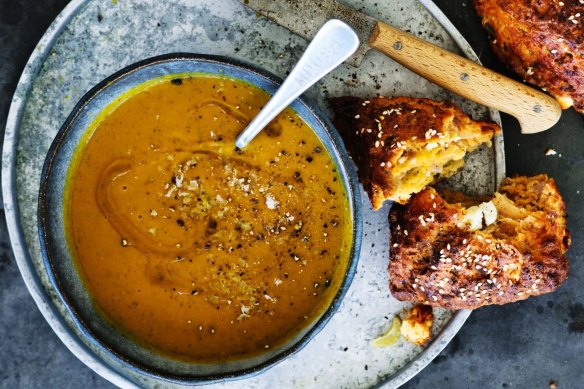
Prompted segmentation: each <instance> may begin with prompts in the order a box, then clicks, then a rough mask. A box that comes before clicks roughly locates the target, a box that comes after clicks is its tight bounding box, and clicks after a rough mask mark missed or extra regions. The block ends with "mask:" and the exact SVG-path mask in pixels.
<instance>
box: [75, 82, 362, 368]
mask: <svg viewBox="0 0 584 389" xmlns="http://www.w3.org/2000/svg"><path fill="white" fill-rule="evenodd" d="M267 99H268V95H267V94H266V93H264V92H262V91H261V90H259V89H257V88H256V87H254V86H251V85H249V84H246V83H244V82H242V81H238V80H231V79H227V78H220V77H211V76H206V75H197V74H192V75H183V76H181V77H180V78H175V79H170V78H166V79H159V80H157V81H153V82H149V83H146V84H144V85H142V86H140V87H138V88H136V89H135V90H133V91H131V92H129V93H127V94H126V95H124V96H123V97H122V98H120V99H118V100H117V101H116V102H114V103H112V104H111V105H110V106H109V107H108V108H107V109H106V110H105V112H104V113H103V114H102V115H100V117H99V118H98V119H97V120H96V121H95V123H94V124H93V125H92V127H91V128H90V129H89V130H88V134H87V135H86V136H85V138H84V140H83V142H82V143H83V146H81V147H80V148H79V150H78V151H77V152H76V155H75V158H74V161H73V165H72V168H71V169H70V171H69V178H68V182H67V187H66V198H65V209H66V215H65V216H66V218H65V219H66V230H67V234H68V239H69V246H70V247H71V250H72V253H73V256H74V258H75V261H76V265H77V267H78V269H79V271H80V273H81V274H82V276H83V278H84V282H85V284H86V287H87V289H88V291H89V293H90V294H91V295H92V297H93V300H94V304H95V305H96V308H97V309H98V311H99V312H101V313H102V314H103V316H104V317H105V318H106V319H107V320H108V321H110V322H111V323H113V324H114V325H116V326H117V327H119V328H120V329H121V330H122V331H124V332H125V333H126V334H127V335H128V336H130V337H131V338H133V339H134V340H135V341H137V342H139V343H141V344H143V345H144V346H146V347H148V348H150V349H152V350H154V351H156V352H159V353H162V354H165V355H168V356H171V357H174V358H178V359H182V360H187V361H189V360H190V361H217V360H227V359H235V358H241V357H244V356H250V355H254V354H257V353H259V352H261V351H262V350H266V349H269V348H272V347H275V346H278V345H280V344H282V342H284V341H285V340H287V339H289V338H290V337H292V336H294V335H295V334H297V333H298V331H300V330H302V329H303V328H305V326H306V325H308V324H309V323H311V322H312V321H313V320H314V319H315V318H317V317H318V316H319V315H320V314H321V313H322V312H323V310H324V309H325V308H326V306H327V305H328V304H329V303H330V302H331V300H332V299H333V297H334V295H335V294H336V293H337V291H338V289H339V287H340V284H341V281H342V278H343V275H344V273H345V271H346V268H347V264H348V259H349V255H350V248H351V241H352V222H351V220H350V213H349V206H348V199H347V194H346V191H345V189H344V186H343V184H342V182H341V179H340V177H339V174H338V172H337V170H336V166H335V164H334V163H333V161H332V159H331V158H330V156H329V155H328V154H327V152H326V151H325V148H324V147H323V145H322V144H321V142H320V141H319V139H318V138H317V137H316V136H315V134H314V133H313V131H312V130H311V129H310V128H309V127H308V126H307V125H306V123H304V122H303V121H302V120H301V119H300V118H299V117H298V115H297V114H296V113H295V112H294V111H292V110H290V109H288V110H286V111H284V112H283V113H282V114H280V115H279V116H278V118H277V119H275V120H274V121H273V122H272V123H271V124H270V125H269V127H268V128H266V129H265V130H264V131H263V132H262V133H261V134H260V135H259V136H258V137H257V138H256V139H255V140H254V141H253V142H252V143H251V144H250V145H249V146H248V147H247V148H246V149H245V150H237V149H236V148H235V146H234V140H235V137H236V136H237V135H238V134H239V133H240V132H241V131H242V130H243V129H244V128H245V126H246V124H247V123H249V121H250V120H251V119H252V118H253V117H254V115H256V114H257V113H258V111H259V110H260V108H261V107H262V105H263V104H265V102H266V101H267Z"/></svg>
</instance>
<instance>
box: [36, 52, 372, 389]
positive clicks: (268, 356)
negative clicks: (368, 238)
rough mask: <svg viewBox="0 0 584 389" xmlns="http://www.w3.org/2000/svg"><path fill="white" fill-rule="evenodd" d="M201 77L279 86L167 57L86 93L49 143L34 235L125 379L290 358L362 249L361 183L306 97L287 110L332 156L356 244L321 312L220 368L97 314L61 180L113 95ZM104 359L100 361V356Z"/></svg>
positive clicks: (249, 69) (96, 342) (253, 72)
mask: <svg viewBox="0 0 584 389" xmlns="http://www.w3.org/2000/svg"><path fill="white" fill-rule="evenodd" d="M185 73H206V74H212V75H222V76H225V77H229V78H234V79H239V80H243V81H245V82H247V83H249V84H252V85H255V86H257V87H259V88H260V89H262V90H265V91H267V92H268V93H270V94H273V93H274V92H275V91H276V89H277V88H278V86H279V85H280V82H281V81H280V80H279V79H278V78H277V77H275V76H273V75H272V74H270V73H268V72H266V71H264V70H261V69H258V68H257V67H255V66H253V65H249V64H243V63H241V62H238V61H235V60H233V59H230V58H225V57H217V56H209V55H194V54H169V55H164V56H160V57H155V58H151V59H147V60H144V61H142V62H139V63H136V64H134V65H131V66H129V67H127V68H125V69H124V70H122V71H120V72H118V73H116V74H114V75H112V76H110V77H108V78H107V79H105V80H104V81H102V82H101V83H100V84H98V85H97V86H95V87H94V88H93V89H92V90H90V91H89V92H88V93H87V94H86V95H85V96H84V97H83V98H82V99H81V101H80V102H79V103H78V104H77V105H76V107H75V108H74V109H73V112H72V113H71V114H70V116H69V117H68V119H67V120H66V122H65V124H64V125H63V126H62V127H61V129H60V131H59V132H58V134H57V136H56V138H55V140H54V141H53V143H52V145H51V148H50V149H49V153H48V155H47V158H46V160H45V164H44V167H43V171H42V176H41V187H40V193H39V208H38V216H39V235H40V241H41V249H42V253H43V260H44V262H45V266H46V268H47V272H48V275H49V278H50V281H51V282H52V284H53V287H54V289H55V291H56V293H57V294H58V296H59V298H60V299H61V300H62V302H63V304H64V305H65V307H66V308H67V311H66V312H63V315H68V316H69V317H68V319H70V320H68V321H69V322H70V323H73V325H74V326H76V328H75V329H74V330H75V331H73V332H74V333H76V334H77V335H78V336H80V337H81V338H82V339H81V340H82V341H83V342H84V343H85V344H86V345H88V346H89V347H90V348H91V349H92V350H94V352H96V354H98V355H99V356H100V357H102V359H104V360H109V361H112V360H113V361H115V365H116V368H117V369H118V370H122V373H124V372H125V373H126V374H125V375H126V376H136V375H144V374H145V375H147V376H151V377H153V378H156V379H159V380H161V381H163V382H168V383H177V384H189V385H193V384H203V383H210V382H218V381H225V380H230V379H238V378H245V377H250V376H252V375H256V374H258V373H260V372H262V371H263V370H265V369H267V368H269V367H271V366H274V365H275V364H277V363H278V362H280V361H282V360H284V359H286V358H289V357H290V356H292V355H293V354H294V353H296V352H298V351H299V350H300V349H301V348H302V347H303V346H305V345H306V344H307V343H308V342H309V341H310V340H311V339H312V338H314V337H315V336H316V335H317V333H318V332H319V331H320V330H322V329H323V328H324V326H325V325H326V324H327V322H328V321H329V320H330V319H331V317H332V316H333V314H334V313H335V312H336V311H337V309H338V308H339V305H340V304H341V300H342V298H343V296H344V295H345V294H346V292H347V289H348V288H349V285H350V284H351V281H352V279H353V276H354V275H355V271H356V267H357V260H358V255H359V251H360V244H361V228H362V220H361V208H360V207H361V201H360V194H359V193H360V192H359V188H358V182H357V179H356V175H355V171H354V168H353V165H352V164H351V163H350V161H349V159H348V157H347V153H346V151H345V148H344V146H343V143H342V141H341V139H340V137H339V134H338V133H337V131H336V130H335V129H334V128H333V126H332V124H331V123H330V122H329V120H328V119H327V118H326V117H325V116H324V115H323V114H322V113H321V112H319V110H318V109H316V108H315V106H314V105H312V104H310V103H309V102H307V101H306V100H305V99H304V98H299V99H297V100H296V101H294V102H293V104H292V108H293V109H294V110H295V111H296V112H297V113H298V115H299V116H300V117H301V118H302V119H303V120H304V121H305V122H306V123H307V124H308V125H309V126H310V127H311V128H312V129H313V130H314V131H315V133H316V134H317V136H318V137H319V138H320V140H321V141H322V143H323V144H324V146H325V147H326V149H327V151H328V152H329V154H330V155H331V157H332V159H333V161H334V163H335V164H336V165H337V167H338V171H339V173H340V176H341V178H342V181H343V184H344V186H345V189H346V191H347V194H348V196H349V198H350V201H349V203H350V215H351V218H352V223H353V230H354V231H353V242H352V251H351V256H350V262H349V265H348V267H347V271H346V274H345V275H344V279H343V282H342V284H341V287H340V289H339V291H338V293H337V295H336V296H335V298H334V299H333V301H332V302H331V304H330V306H328V307H327V309H326V310H324V312H323V313H322V314H321V315H320V316H319V317H317V318H316V319H315V320H314V321H313V322H312V323H310V324H309V325H308V326H307V327H306V328H305V329H304V330H303V331H301V332H300V333H299V334H298V335H297V336H295V337H293V338H292V339H290V340H288V341H287V342H286V343H285V344H283V345H281V346H279V347H275V348H273V349H270V350H268V351H266V352H265V353H263V354H261V355H258V356H254V357H250V358H247V359H240V360H235V361H228V362H222V363H187V362H182V361H178V360H174V359H171V358H168V357H165V356H163V355H160V354H157V353H154V352H152V351H150V350H148V349H146V348H144V347H143V346H140V345H139V344H137V343H135V342H134V341H132V340H131V339H129V338H128V337H126V336H125V335H124V334H123V333H122V332H121V331H120V330H119V329H118V328H116V327H114V326H113V325H112V324H110V323H109V322H107V321H106V320H104V319H103V318H102V316H101V315H98V314H97V313H96V309H95V307H94V304H93V302H92V299H91V296H90V295H89V293H88V292H87V290H86V289H85V287H84V284H83V282H82V279H81V277H80V275H79V273H78V271H77V268H76V267H75V265H74V262H73V258H72V256H71V251H70V250H69V247H68V243H67V239H66V235H65V229H64V224H63V207H64V204H63V198H64V191H65V185H64V183H65V180H66V177H67V173H68V170H69V167H70V161H71V160H72V157H73V155H74V153H75V150H76V149H77V147H78V145H79V142H80V139H82V137H83V134H84V133H85V132H86V131H87V129H88V127H89V125H90V124H91V123H92V122H93V120H94V119H95V117H96V116H97V115H98V114H99V113H100V112H101V111H103V110H104V109H105V107H106V106H108V105H109V104H110V103H111V102H112V101H114V100H115V99H116V98H117V97H119V96H120V95H122V94H124V93H125V92H127V91H128V90H131V89H133V88H134V87H136V86H138V85H140V84H142V83H144V82H147V81H150V80H153V79H156V78H159V77H163V76H168V75H172V74H177V75H179V74H182V75H184V74H185ZM104 356H105V357H107V358H105V357H104Z"/></svg>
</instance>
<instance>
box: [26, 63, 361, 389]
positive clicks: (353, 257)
mask: <svg viewBox="0 0 584 389" xmlns="http://www.w3.org/2000/svg"><path fill="white" fill-rule="evenodd" d="M175 61H198V62H206V63H208V64H211V65H213V64H216V65H221V66H228V67H232V68H236V69H238V70H240V71H242V72H246V73H251V74H253V75H256V76H259V77H260V78H263V79H264V80H266V81H268V82H269V83H271V84H273V85H274V86H276V87H277V86H279V85H280V84H281V83H282V80H281V79H280V78H279V77H277V76H275V75H274V74H272V73H270V72H268V71H266V70H264V69H262V68H259V67H257V66H255V65H253V64H249V63H246V62H243V61H240V60H236V59H233V58H230V57H225V56H218V55H209V54H193V53H170V54H164V55H160V56H155V57H151V58H148V59H144V60H142V61H139V62H136V63H134V64H131V65H129V66H127V67H125V68H124V69H122V70H120V71H118V72H116V73H114V74H112V75H111V76H109V77H107V78H105V79H104V80H103V81H101V82H100V83H98V84H97V85H96V86H94V87H93V88H92V89H91V90H89V91H88V92H87V93H86V94H85V95H84V96H83V97H82V98H81V99H80V100H79V102H78V103H77V104H76V105H75V107H74V108H73V110H72V112H71V114H70V115H69V116H68V117H67V119H66V121H65V122H64V124H63V125H62V126H61V128H60V129H59V131H58V133H57V135H56V136H55V138H54V140H53V142H52V144H51V146H50V148H49V151H48V153H47V157H46V159H45V162H44V165H43V169H42V173H41V180H40V190H39V199H38V232H39V238H40V243H41V245H40V247H41V252H42V257H43V262H44V265H45V268H46V270H47V274H48V277H49V280H50V282H51V284H52V286H53V288H54V291H55V293H56V294H57V296H58V297H59V299H60V300H61V302H62V303H63V305H64V307H65V308H66V311H67V313H68V314H69V315H70V317H71V318H72V320H73V323H74V324H75V326H76V327H77V329H78V330H79V332H80V333H81V334H82V335H83V336H84V337H85V338H86V339H87V340H88V341H89V342H90V343H91V344H93V345H94V346H95V347H97V348H98V349H99V350H100V351H101V352H103V353H105V354H106V355H108V356H109V357H110V358H112V359H113V360H115V361H117V362H118V363H120V364H121V366H123V367H124V368H127V369H129V370H130V371H133V372H134V373H136V374H138V375H145V376H147V377H149V378H153V379H157V380H161V381H163V382H168V383H174V384H183V385H184V384H187V385H198V384H199V385H202V384H209V383H220V382H226V381H232V380H240V379H245V378H251V377H254V376H256V375H259V374H261V373H262V372H264V371H266V370H268V369H269V368H271V367H273V366H275V365H277V364H278V363H280V362H282V361H284V360H285V359H287V358H289V357H291V356H293V355H294V354H296V353H297V352H299V351H300V350H301V349H302V348H304V347H305V346H306V345H307V344H308V343H309V342H310V341H311V340H312V339H313V338H314V337H315V336H316V335H317V334H318V333H319V332H320V331H321V330H322V329H323V328H324V327H325V326H326V324H327V323H328V322H329V321H330V319H331V318H332V316H333V315H334V314H335V313H336V312H337V311H338V309H339V307H340V305H341V303H342V300H343V298H344V296H345V295H346V293H347V291H348V289H349V287H350V286H351V283H352V281H353V278H354V276H355V273H356V271H357V264H358V260H359V253H360V250H361V241H362V229H363V217H362V205H361V194H360V190H359V183H358V179H357V174H356V172H355V168H354V165H353V164H352V162H351V161H350V159H349V157H348V154H347V151H346V148H345V146H344V143H343V141H342V139H341V136H340V135H339V133H338V131H337V130H336V129H335V127H334V126H333V124H332V123H331V122H330V120H329V119H328V118H327V117H326V115H324V114H323V113H322V112H321V111H320V110H319V109H318V108H317V106H316V105H315V104H314V103H311V102H310V101H309V100H308V99H307V98H306V96H301V97H299V98H298V99H297V100H296V101H295V102H293V103H292V104H300V105H301V106H303V108H304V109H306V110H307V111H308V112H309V113H310V114H311V115H312V117H313V118H314V119H315V120H316V122H318V123H319V125H320V126H321V127H322V128H323V129H324V132H325V133H326V134H327V135H328V136H329V137H330V140H331V141H332V145H333V149H334V150H327V151H329V152H330V153H335V152H336V153H337V155H338V157H339V158H340V160H341V163H342V166H339V168H340V169H339V170H340V173H341V177H342V179H343V180H347V181H348V182H347V184H348V185H347V187H348V188H347V189H348V191H347V195H348V197H349V201H350V203H351V204H350V205H351V209H352V212H351V214H352V219H353V240H352V245H351V254H350V256H349V263H348V266H347V270H346V273H345V276H344V278H343V281H342V283H341V286H340V288H339V290H338V292H337V294H336V295H335V297H334V298H333V300H332V301H331V303H330V305H329V306H328V307H327V308H326V310H325V311H324V312H323V313H322V315H321V316H320V318H319V319H318V320H317V322H316V323H314V324H313V326H312V328H310V329H309V330H308V331H307V333H306V334H305V335H304V336H303V337H302V338H301V339H300V340H298V341H297V342H296V343H295V344H294V345H292V346H291V347H290V348H288V349H287V350H284V351H283V352H281V353H278V354H276V355H274V356H273V357H272V358H270V359H268V360H266V361H264V362H262V363H260V364H258V365H256V366H252V367H249V368H245V369H241V370H236V371H233V372H228V373H220V374H211V375H205V376H183V375H180V376H179V375H172V374H166V373H165V374H160V373H159V372H157V371H155V370H154V369H151V368H150V367H146V366H143V365H142V364H141V363H140V362H138V361H135V360H130V359H128V358H127V357H124V356H123V355H121V354H120V353H118V352H117V351H115V350H113V349H112V348H110V347H109V346H108V345H107V344H105V343H104V342H103V341H102V340H100V339H99V338H98V337H97V336H96V335H95V334H94V333H93V332H92V331H91V329H90V328H89V326H88V325H87V324H86V323H85V321H84V320H83V319H82V318H81V317H80V316H79V315H78V313H77V312H76V311H75V309H74V308H73V307H72V305H71V303H70V302H69V300H68V298H67V296H66V293H65V292H64V291H63V290H62V288H61V285H60V283H59V281H58V279H57V277H56V273H55V271H54V268H53V265H52V260H51V258H50V255H49V254H48V251H49V250H48V245H47V242H48V240H47V237H46V236H47V235H48V234H49V232H48V229H47V228H46V222H45V221H46V215H47V214H48V211H47V205H48V204H47V203H46V198H47V190H48V185H49V182H50V180H49V179H50V174H51V170H52V167H53V163H54V160H55V158H56V156H57V155H58V154H59V151H60V149H61V146H62V144H63V143H64V141H65V139H66V137H67V135H68V133H69V131H70V130H71V128H72V124H73V123H74V122H75V121H76V120H77V118H78V117H79V115H80V114H81V112H82V111H83V108H84V107H85V106H87V105H88V104H89V102H90V101H92V100H93V98H94V97H95V96H96V95H98V94H99V93H100V92H101V91H103V90H104V89H106V88H108V87H109V86H110V85H111V84H114V83H116V82H117V81H119V80H121V79H123V78H124V77H126V76H128V75H130V74H132V73H134V72H136V71H138V70H140V69H143V68H145V67H149V66H152V65H156V64H161V63H165V62H175ZM233 78H237V77H233ZM327 149H328V147H327ZM100 359H102V360H103V358H100ZM121 373H122V374H124V375H126V376H127V374H125V373H124V372H123V371H122V372H121Z"/></svg>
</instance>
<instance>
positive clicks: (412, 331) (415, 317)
mask: <svg viewBox="0 0 584 389" xmlns="http://www.w3.org/2000/svg"><path fill="white" fill-rule="evenodd" d="M407 315H408V316H407V317H406V318H405V319H404V320H403V321H402V325H401V328H400V331H401V334H402V336H403V337H404V339H405V340H407V341H408V342H411V343H414V344H416V345H418V346H423V345H425V344H426V343H427V342H428V340H430V338H431V337H432V323H433V321H434V314H433V313H432V307H430V306H427V305H422V304H416V305H414V306H413V308H412V309H410V310H409V311H408V312H407Z"/></svg>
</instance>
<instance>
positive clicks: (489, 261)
mask: <svg viewBox="0 0 584 389" xmlns="http://www.w3.org/2000/svg"><path fill="white" fill-rule="evenodd" d="M516 180H528V182H527V184H528V185H527V187H529V188H530V190H533V191H537V192H538V194H537V196H538V201H539V207H540V208H538V207H531V208H530V209H531V211H533V212H532V213H531V214H529V215H528V216H527V218H526V219H524V221H523V222H522V223H524V225H525V226H526V227H524V228H523V229H522V231H521V233H522V234H525V235H524V238H525V239H524V240H522V241H525V242H529V245H530V247H529V248H526V247H522V245H520V244H518V242H519V240H518V239H513V238H508V236H509V235H512V232H511V231H500V234H499V235H497V233H493V234H485V233H483V232H482V230H478V231H470V230H469V229H468V228H466V227H460V220H462V218H463V217H464V214H463V212H464V211H463V208H462V207H460V206H459V205H457V204H449V203H448V202H446V201H445V200H444V199H443V198H442V197H441V196H440V195H439V194H438V193H437V192H436V191H435V190H434V189H433V188H427V189H425V190H424V191H422V192H420V193H418V194H417V195H415V196H414V197H413V198H412V200H411V201H410V203H409V204H407V205H405V206H404V205H399V204H395V205H394V206H393V207H392V209H391V211H390V216H389V218H390V223H391V240H390V263H389V269H388V271H389V277H390V289H391V293H392V294H393V296H394V297H396V298H397V299H399V300H403V301H414V302H420V303H424V304H429V305H432V306H438V307H444V308H448V309H475V308H479V307H481V306H483V305H489V304H506V303H510V302H513V301H517V300H523V299H526V298H528V297H529V296H536V295H541V294H544V293H549V292H552V291H554V290H556V289H557V288H558V287H559V286H560V285H561V284H562V282H563V281H564V280H565V279H566V277H567V275H568V260H567V257H566V254H565V253H566V250H567V249H568V247H569V245H570V235H569V232H568V231H567V229H566V218H565V204H564V201H563V200H562V198H561V196H560V194H559V192H558V190H557V187H556V185H555V182H554V181H553V179H549V178H548V177H547V176H545V175H539V176H535V177H530V178H526V177H520V178H511V179H506V180H504V182H503V184H502V185H501V188H500V190H499V192H500V193H501V194H505V195H506V196H508V198H510V199H512V200H513V198H515V199H516V200H518V199H517V198H516V197H517V196H522V194H517V193H516V192H515V191H514V189H513V186H514V185H515V184H516V183H517V181H516ZM524 184H525V182H524ZM531 196H533V193H532V194H531ZM542 207H543V208H542ZM529 218H531V219H529ZM497 223H499V222H497ZM505 228H508V226H505V225H499V226H494V229H495V231H496V230H497V229H505ZM503 232H504V233H505V234H503ZM503 235H505V236H503Z"/></svg>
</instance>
